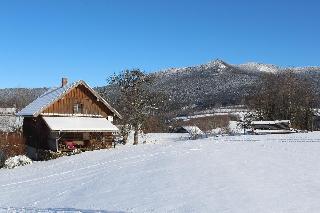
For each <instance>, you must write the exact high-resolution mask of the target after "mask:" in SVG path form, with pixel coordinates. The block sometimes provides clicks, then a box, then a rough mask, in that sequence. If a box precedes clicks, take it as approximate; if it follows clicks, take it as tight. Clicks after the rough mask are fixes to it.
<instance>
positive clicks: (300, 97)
mask: <svg viewBox="0 0 320 213" xmlns="http://www.w3.org/2000/svg"><path fill="white" fill-rule="evenodd" d="M315 91H316V90H315V88H313V84H312V82H311V81H310V78H306V77H305V76H302V75H299V74H297V73H294V72H293V71H291V70H286V71H284V72H281V73H276V74H271V73H269V74H264V75H263V76H262V77H261V79H260V82H259V83H258V84H257V85H256V87H255V89H254V90H252V92H251V94H250V95H248V96H247V98H246V103H247V105H248V106H249V107H250V108H251V109H252V110H254V111H256V116H257V118H256V119H259V120H277V119H278V120H280V119H281V120H283V119H285V120H290V121H291V123H292V126H293V127H294V128H298V129H306V130H312V129H313V119H314V110H313V109H314V108H315V107H316V106H317V105H318V100H319V97H318V94H316V93H315Z"/></svg>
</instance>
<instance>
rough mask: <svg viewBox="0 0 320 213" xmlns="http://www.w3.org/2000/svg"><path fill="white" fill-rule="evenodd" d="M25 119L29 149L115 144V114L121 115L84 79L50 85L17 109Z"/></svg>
mask: <svg viewBox="0 0 320 213" xmlns="http://www.w3.org/2000/svg"><path fill="white" fill-rule="evenodd" d="M17 116H22V117H24V119H23V135H24V137H25V141H26V146H27V153H28V155H29V156H30V157H33V158H37V153H38V150H52V151H64V150H69V149H74V148H83V147H89V146H95V145H97V144H98V145H99V147H110V146H112V141H113V133H115V132H117V131H118V128H117V127H116V126H115V125H113V123H112V122H113V118H114V117H116V118H121V115H120V114H119V113H118V112H117V111H116V110H115V109H114V108H112V107H111V106H110V104H108V103H107V102H106V101H105V100H104V99H103V98H102V97H101V96H100V95H99V94H98V93H97V92H96V91H94V90H93V89H92V88H91V87H90V86H89V85H88V84H86V83H85V82H84V81H77V82H74V83H71V84H68V80H67V79H66V78H63V79H62V84H61V86H60V87H57V88H52V89H49V90H48V91H47V92H45V93H44V94H43V95H41V96H40V97H38V98H37V99H36V100H35V101H33V102H32V103H30V104H29V105H28V106H26V107H25V108H24V109H22V110H21V111H20V112H18V113H17Z"/></svg>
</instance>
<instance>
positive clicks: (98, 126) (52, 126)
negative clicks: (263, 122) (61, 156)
mask: <svg viewBox="0 0 320 213" xmlns="http://www.w3.org/2000/svg"><path fill="white" fill-rule="evenodd" d="M43 120H44V121H45V123H46V124H47V126H48V128H49V130H50V134H49V137H48V146H49V148H50V150H52V151H62V152H69V151H74V150H75V149H80V150H83V151H85V150H94V149H104V148H111V147H112V146H113V141H114V135H115V134H117V133H118V128H117V127H116V126H114V125H113V124H112V123H111V122H110V121H108V120H107V119H106V118H92V117H43Z"/></svg>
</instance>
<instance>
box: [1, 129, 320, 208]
mask: <svg viewBox="0 0 320 213" xmlns="http://www.w3.org/2000/svg"><path fill="white" fill-rule="evenodd" d="M181 136H185V135H184V134H151V135H149V136H148V143H147V144H141V145H138V146H132V145H126V146H118V147H116V149H110V150H100V151H92V152H85V153H82V154H79V155H75V156H70V157H62V158H59V159H56V160H51V161H46V162H35V163H34V164H32V165H28V166H24V167H21V168H16V169H14V170H6V169H0V190H1V193H0V203H1V206H0V212H31V213H32V212H34V213H36V212H43V213H49V212H52V213H53V212H92V213H93V212H103V213H107V212H238V213H241V212H260V213H267V212H282V213H289V212H290V213H292V212H308V213H313V212H314V213H317V212H319V209H320V191H319V190H318V188H319V184H320V171H319V165H318V163H317V162H319V161H320V155H319V152H320V143H318V142H319V132H313V133H305V134H303V133H300V134H290V135H264V136H263V135H258V136H249V135H248V136H226V137H214V138H207V139H200V140H194V141H188V140H185V139H184V138H183V137H181Z"/></svg>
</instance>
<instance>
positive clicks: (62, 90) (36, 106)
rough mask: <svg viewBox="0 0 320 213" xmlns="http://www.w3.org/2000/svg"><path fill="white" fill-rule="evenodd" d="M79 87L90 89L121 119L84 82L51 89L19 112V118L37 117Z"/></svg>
mask: <svg viewBox="0 0 320 213" xmlns="http://www.w3.org/2000/svg"><path fill="white" fill-rule="evenodd" d="M79 85H84V86H85V87H86V88H87V89H89V90H90V91H91V92H92V94H94V95H95V96H96V97H97V99H99V100H100V101H101V102H102V103H103V104H105V105H106V106H107V107H108V108H109V109H110V110H111V111H112V112H113V113H114V114H115V115H116V116H118V117H119V118H121V115H120V114H119V113H118V112H117V111H116V110H115V109H114V108H112V107H111V106H110V104H108V102H106V101H105V100H104V99H103V98H102V97H101V96H100V95H99V94H98V93H97V92H96V91H94V90H93V89H92V88H91V87H90V86H89V85H88V84H87V83H85V82H84V81H76V82H74V83H70V84H67V85H65V86H63V87H58V88H51V89H49V90H48V91H46V92H45V93H44V94H43V95H41V96H40V97H38V98H37V99H36V100H35V101H33V102H32V103H30V104H29V105H28V106H26V107H25V108H24V109H22V110H21V111H20V112H18V113H17V116H24V117H28V116H33V117H37V116H38V115H39V114H41V112H43V111H44V110H45V109H46V108H48V107H49V106H50V105H51V104H53V103H54V102H56V101H58V100H59V99H61V98H62V97H63V96H64V95H66V94H67V93H68V92H69V91H70V90H72V89H73V88H75V87H77V86H79Z"/></svg>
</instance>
